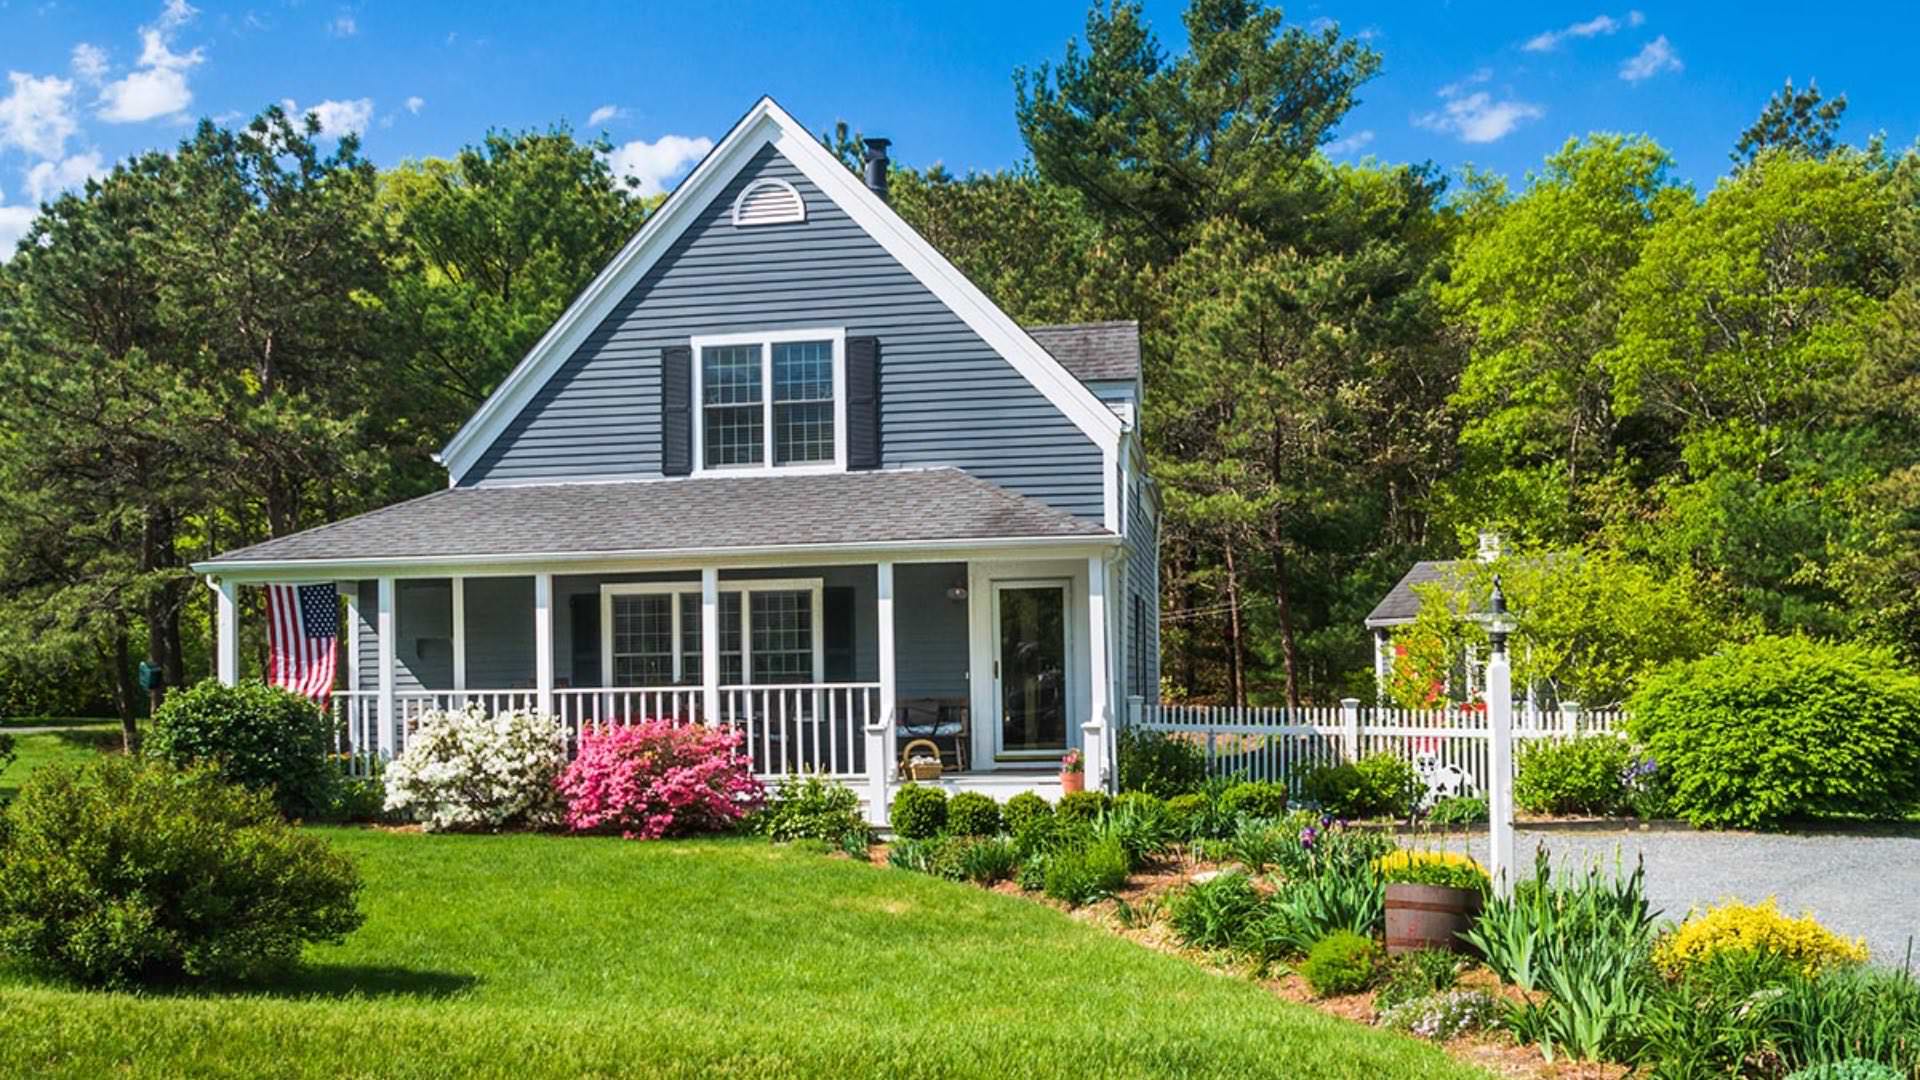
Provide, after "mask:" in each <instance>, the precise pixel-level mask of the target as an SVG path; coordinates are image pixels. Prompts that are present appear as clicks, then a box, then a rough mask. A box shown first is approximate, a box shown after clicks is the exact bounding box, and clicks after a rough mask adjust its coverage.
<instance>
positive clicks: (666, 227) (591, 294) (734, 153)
mask: <svg viewBox="0 0 1920 1080" xmlns="http://www.w3.org/2000/svg"><path fill="white" fill-rule="evenodd" d="M769 146H771V147H772V148H773V149H774V150H775V151H777V152H778V153H779V154H780V155H781V156H783V157H784V158H786V159H787V160H788V161H790V162H791V163H792V164H793V165H794V167H795V168H797V169H798V170H799V171H800V172H801V173H802V174H804V175H805V176H806V177H807V179H808V180H809V181H811V182H812V183H813V184H814V185H815V186H816V187H817V188H818V189H819V190H820V191H821V192H822V193H824V194H825V195H826V196H827V197H828V198H829V199H831V200H832V201H833V203H834V204H835V205H837V206H839V207H840V208H841V209H842V210H843V211H844V212H845V213H846V214H847V215H848V217H850V218H851V219H853V220H854V221H855V222H856V223H857V224H858V225H859V226H860V227H861V228H862V229H863V230H864V231H865V232H866V233H867V234H868V235H869V236H871V237H872V238H873V240H874V241H875V242H877V243H878V244H880V245H881V246H882V247H883V248H884V249H885V250H886V251H887V252H888V254H890V255H891V256H893V258H895V259H896V260H897V261H898V262H899V263H900V264H901V265H902V266H903V267H904V268H905V269H906V270H907V271H908V272H909V273H911V274H912V275H913V276H914V277H915V278H916V279H917V280H919V281H920V283H921V284H922V285H924V286H925V287H926V288H927V289H928V290H929V291H930V292H932V293H933V294H934V295H935V296H937V297H938V298H939V300H940V301H941V302H942V303H944V304H945V305H946V306H947V307H948V309H949V310H951V311H952V312H953V313H954V315H955V316H956V317H957V318H959V319H961V320H962V321H963V322H964V323H965V324H966V325H967V326H968V327H969V328H970V329H972V330H973V332H974V333H976V334H978V335H979V337H980V338H981V339H982V340H984V341H985V342H986V343H987V344H988V345H989V346H991V347H992V348H993V349H994V350H995V351H997V352H998V353H1000V355H1001V356H1003V357H1004V358H1005V359H1006V360H1007V362H1008V363H1009V364H1011V365H1012V366H1013V367H1014V368H1015V369H1016V370H1017V371H1018V372H1019V373H1020V374H1021V375H1022V376H1024V377H1025V378H1026V379H1027V381H1028V382H1030V383H1031V384H1032V385H1033V386H1034V388H1035V389H1036V390H1038V391H1039V392H1040V393H1041V394H1042V395H1043V396H1045V397H1046V398H1047V400H1048V401H1049V402H1051V403H1052V404H1053V406H1054V407H1055V408H1057V409H1058V410H1059V411H1060V412H1061V414H1062V415H1064V416H1065V417H1066V418H1067V419H1068V420H1069V421H1071V422H1072V423H1073V424H1074V425H1075V426H1076V427H1078V428H1079V429H1080V430H1081V431H1082V432H1083V433H1084V434H1085V435H1086V436H1087V438H1088V439H1090V440H1091V441H1092V442H1093V444H1094V445H1095V446H1097V447H1099V448H1101V450H1102V451H1103V452H1104V453H1106V454H1107V455H1109V456H1113V455H1115V454H1116V453H1117V447H1118V443H1119V437H1120V432H1121V424H1120V421H1119V420H1118V418H1117V417H1115V416H1114V414H1113V412H1112V411H1111V410H1109V409H1108V408H1107V407H1106V406H1105V405H1104V404H1102V403H1101V402H1100V400H1099V399H1098V397H1096V396H1095V395H1094V394H1093V392H1092V391H1090V390H1089V389H1088V388H1087V387H1086V386H1085V385H1084V384H1083V383H1081V382H1080V380H1079V379H1078V378H1076V377H1075V376H1074V374H1073V373H1071V372H1069V371H1068V370H1067V369H1066V368H1065V367H1064V366H1063V365H1062V364H1061V363H1060V362H1059V361H1058V360H1056V359H1055V358H1054V357H1053V356H1052V355H1051V354H1049V353H1048V351H1047V350H1046V349H1045V348H1043V347H1041V345H1040V344H1039V343H1038V342H1036V341H1035V340H1034V339H1033V337H1032V336H1031V335H1030V334H1028V333H1027V332H1026V331H1025V330H1022V329H1021V328H1020V327H1019V326H1018V325H1016V324H1015V323H1014V322H1013V320H1012V319H1010V318H1008V317H1007V315H1006V314H1005V313H1004V312H1002V311H1001V310H1000V309H999V308H998V307H996V306H995V305H994V304H993V303H992V302H991V301H989V300H988V299H987V298H986V296H985V295H984V294H982V293H981V292H980V291H979V289H978V288H976V287H975V286H974V285H973V284H972V283H971V282H969V281H968V280H967V279H966V277H965V276H964V275H963V274H961V273H960V271H959V270H958V269H957V268H955V267H954V266H953V265H952V264H951V263H950V262H948V261H947V260H946V259H945V257H943V256H941V255H940V254H939V253H938V252H937V251H935V250H934V249H933V247H932V246H931V245H930V244H928V243H927V242H926V241H925V240H924V239H923V238H922V237H921V236H920V235H919V234H918V233H917V232H915V231H914V230H913V229H912V227H911V226H909V225H907V224H906V222H905V221H904V220H902V219H901V218H900V216H899V215H898V214H897V213H895V212H894V211H893V209H892V208H891V207H889V206H888V205H887V204H886V203H885V201H884V200H882V199H880V198H879V197H878V196H876V195H874V194H873V192H871V191H869V190H868V189H867V187H866V185H865V184H864V183H863V182H862V181H861V180H860V179H859V178H858V177H856V176H854V175H853V174H852V173H851V172H849V171H848V170H847V169H846V168H845V167H844V166H842V165H841V164H840V162H839V160H838V159H836V158H835V157H834V156H833V155H832V154H831V153H829V152H828V151H827V150H826V148H824V147H822V146H821V145H820V144H819V142H818V141H817V140H816V139H814V138H813V136H812V135H811V134H809V133H808V132H807V131H806V129H805V128H804V127H802V126H801V125H800V124H799V123H798V121H795V120H794V119H793V118H792V117H791V116H790V115H788V114H787V112H786V111H785V110H784V109H781V108H780V106H779V105H777V104H775V103H774V102H773V100H772V99H771V98H762V99H761V100H760V101H759V103H757V104H756V105H755V106H754V107H753V109H752V110H750V111H749V112H748V113H747V115H746V116H745V117H743V118H742V119H741V120H740V122H739V123H737V124H736V125H734V128H733V130H732V131H730V132H729V133H728V134H727V136H726V138H725V139H723V140H722V141H721V143H720V145H718V146H716V147H715V148H714V149H713V151H712V152H710V153H709V154H708V155H707V157H706V158H705V159H703V160H702V161H701V163H700V164H699V165H698V166H697V167H695V169H694V171H693V172H692V173H691V174H690V175H689V176H688V177H687V179H686V180H685V181H683V182H682V183H681V184H680V186H679V187H678V188H677V189H676V190H675V192H674V194H673V195H672V196H670V197H669V198H668V200H667V201H666V203H665V204H663V205H662V206H661V208H660V209H659V210H658V211H656V212H655V213H654V215H653V216H652V217H651V218H649V219H648V221H647V223H646V225H645V226H643V227H642V228H641V229H640V231H639V232H638V233H637V234H636V235H635V236H634V238H633V239H632V240H631V241H629V242H628V244H627V245H626V247H624V248H623V249H621V251H620V252H619V253H618V254H617V255H615V256H614V258H613V259H612V260H611V261H610V262H609V263H608V264H607V266H606V267H605V268H603V269H602V270H601V272H600V274H599V275H597V276H596V277H595V278H594V279H593V281H592V282H590V283H589V284H588V285H587V287H586V288H585V289H584V290H582V292H581V294H580V296H579V297H577V298H576V299H575V300H574V302H573V303H572V304H571V305H569V306H568V308H567V310H566V311H565V312H563V313H562V314H561V316H560V318H559V319H557V320H555V322H554V324H553V326H551V327H550V328H548V331H547V333H546V334H545V335H543V336H542V337H541V338H540V340H539V341H538V342H536V343H535V344H534V347H533V348H532V349H531V350H529V351H528V353H527V355H526V356H525V357H524V358H523V359H522V360H521V361H520V363H519V364H518V365H517V366H515V368H514V369H513V371H512V372H511V373H509V374H508V376H507V377H506V379H504V380H503V381H502V382H501V384H500V386H499V387H498V388H497V389H496V390H495V391H494V392H493V394H492V395H491V396H489V397H488V399H487V400H486V401H485V402H484V403H482V404H481V406H480V408H479V409H478V410H476V411H475V412H474V414H473V416H472V417H470V418H469V419H468V421H467V423H466V424H465V425H464V426H462V427H461V429H460V431H459V432H457V433H456V434H455V435H454V437H453V438H452V439H451V440H449V441H448V443H447V445H446V447H445V448H444V449H443V450H442V451H441V454H440V460H441V461H442V463H443V464H445V465H446V466H447V470H448V474H449V477H450V480H451V481H452V482H453V483H458V482H459V480H460V478H461V477H462V476H464V475H465V474H466V473H467V472H468V471H469V470H470V469H471V468H472V467H473V466H474V464H475V463H476V462H477V461H479V459H480V457H481V455H482V454H484V453H485V452H486V450H487V447H488V446H489V445H490V444H491V443H492V442H493V440H494V439H495V438H496V437H497V436H498V435H499V434H500V433H501V431H503V430H504V429H505V428H506V426H507V425H508V424H509V423H511V422H512V420H513V418H514V417H515V416H517V415H518V414H519V413H520V411H521V410H522V409H524V408H525V407H526V406H527V404H528V403H529V402H530V401H531V400H532V398H533V397H534V395H535V394H537V393H538V392H539V390H540V388H541V387H542V386H543V385H545V383H546V381H547V380H548V379H549V378H550V377H551V376H552V375H553V374H554V372H555V371H556V370H557V369H558V368H559V366H560V365H561V364H562V363H564V362H565V361H566V359H567V357H568V356H570V355H571V354H572V353H573V351H574V350H575V349H576V348H578V347H579V345H580V344H581V343H582V342H583V341H585V340H586V339H587V337H588V336H589V335H590V334H592V333H593V331H594V329H595V328H596V327H597V326H599V325H600V324H601V323H602V321H603V320H604V319H606V318H607V316H608V315H609V314H611V313H612V312H613V310H614V308H615V307H616V306H617V305H618V304H619V303H620V301H621V299H622V298H623V297H624V296H625V295H626V294H627V292H628V290H629V289H631V288H632V287H633V286H634V285H635V284H636V283H638V282H639V281H640V280H641V279H642V278H643V277H644V276H645V275H646V273H647V271H648V270H649V269H650V268H651V267H652V266H653V265H654V263H655V262H656V261H658V260H659V259H660V258H661V257H662V256H663V255H665V254H666V253H667V252H668V251H669V250H671V249H672V247H673V245H674V243H675V241H677V240H678V239H679V238H680V237H681V236H682V235H683V234H684V233H685V232H686V230H687V229H688V228H689V226H690V225H691V224H692V223H693V222H694V221H695V220H696V219H697V218H699V217H700V215H701V212H702V211H703V210H704V209H705V208H706V206H707V205H708V203H709V202H710V201H711V200H712V198H713V197H714V196H715V194H716V193H718V192H719V191H721V190H722V189H723V188H724V187H725V186H726V185H727V183H728V182H729V181H730V180H731V179H732V178H733V177H734V176H735V175H736V174H738V173H739V171H740V170H741V169H743V168H745V167H746V166H747V164H748V163H749V162H750V161H751V160H752V158H753V157H754V155H755V154H757V153H759V152H760V151H761V150H762V148H764V147H769Z"/></svg>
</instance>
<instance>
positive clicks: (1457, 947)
mask: <svg viewBox="0 0 1920 1080" xmlns="http://www.w3.org/2000/svg"><path fill="white" fill-rule="evenodd" d="M1478 914H1480V893H1479V890H1477V889H1450V888H1447V887H1446V886H1444V885H1388V886H1387V951H1388V952H1389V953H1392V954H1394V955H1396V956H1397V955H1399V954H1401V953H1410V952H1417V951H1418V950H1420V949H1440V950H1443V951H1446V952H1458V953H1463V952H1467V951H1469V949H1468V946H1467V943H1466V942H1464V941H1462V940H1460V936H1459V935H1460V934H1461V932H1463V931H1465V930H1467V929H1469V928H1471V927H1472V926H1473V919H1474V916H1476V915H1478Z"/></svg>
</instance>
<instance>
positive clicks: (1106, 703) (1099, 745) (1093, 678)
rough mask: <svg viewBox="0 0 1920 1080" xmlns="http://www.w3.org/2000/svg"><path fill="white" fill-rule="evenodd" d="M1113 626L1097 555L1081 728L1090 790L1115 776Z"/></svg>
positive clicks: (1090, 582)
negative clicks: (1111, 760) (1111, 748)
mask: <svg viewBox="0 0 1920 1080" xmlns="http://www.w3.org/2000/svg"><path fill="white" fill-rule="evenodd" d="M1112 641H1113V627H1112V626H1111V625H1110V624H1109V622H1108V620H1107V561H1106V559H1104V558H1102V557H1100V556H1098V555H1095V556H1093V557H1091V558H1089V559H1088V560H1087V682H1088V687H1087V689H1088V690H1089V692H1090V699H1089V705H1090V707H1089V708H1088V710H1087V722H1086V723H1085V724H1083V725H1081V728H1080V734H1081V739H1080V754H1081V759H1082V761H1083V762H1084V764H1085V767H1086V772H1087V789H1088V790H1089V791H1105V790H1107V789H1108V788H1109V787H1111V786H1112V785H1111V781H1112V780H1113V777H1112V776H1111V775H1110V773H1111V770H1110V768H1109V765H1108V762H1107V733H1108V731H1109V730H1110V729H1111V728H1112V726H1113V678H1112V667H1111V664H1110V660H1109V657H1108V655H1107V651H1108V648H1109V646H1110V645H1111V644H1112Z"/></svg>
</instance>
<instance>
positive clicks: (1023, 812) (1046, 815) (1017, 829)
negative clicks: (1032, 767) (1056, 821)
mask: <svg viewBox="0 0 1920 1080" xmlns="http://www.w3.org/2000/svg"><path fill="white" fill-rule="evenodd" d="M1000 818H1001V820H1002V821H1003V822H1004V823H1005V824H1006V828H1007V831H1008V832H1009V833H1012V834H1014V835H1016V836H1017V835H1019V834H1020V833H1023V832H1026V831H1028V830H1029V829H1031V828H1033V827H1034V824H1035V823H1036V822H1039V821H1050V820H1052V819H1053V804H1052V803H1050V802H1048V801H1047V800H1045V799H1043V798H1041V797H1040V796H1039V795H1036V794H1034V793H1033V792H1031V791H1023V792H1021V793H1020V794H1018V795H1015V796H1014V797H1013V798H1011V799H1008V800H1007V805H1005V806H1003V807H1001V808H1000Z"/></svg>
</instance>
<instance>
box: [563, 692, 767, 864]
mask: <svg viewBox="0 0 1920 1080" xmlns="http://www.w3.org/2000/svg"><path fill="white" fill-rule="evenodd" d="M745 741H746V740H745V738H744V737H743V736H741V735H740V734H739V733H738V732H735V731H731V730H728V729H726V728H710V727H705V726H702V725H698V724H683V725H675V724H674V722H673V721H671V720H646V721H642V722H641V723H638V724H632V725H622V726H618V727H612V728H607V729H605V730H603V731H598V732H593V731H588V732H582V733H581V735H580V753H579V755H578V756H577V757H575V758H574V759H573V763H572V764H570V765H568V766H567V769H566V771H565V772H563V773H561V774H560V779H559V781H558V782H557V784H556V786H557V787H558V788H559V791H560V797H561V798H563V799H565V800H566V804H567V808H566V823H567V827H568V828H569V829H572V830H573V831H575V832H618V833H619V834H620V835H622V836H624V837H626V838H627V839H629V840H633V839H640V840H656V839H659V838H660V837H663V836H685V835H687V834H690V833H701V832H717V831H720V830H724V829H727V828H729V827H731V826H732V825H733V824H734V823H735V822H737V821H739V820H740V819H741V818H743V817H745V816H747V814H749V813H751V812H753V811H754V810H757V809H759V808H760V807H761V806H762V805H764V804H765V802H766V797H767V793H766V789H765V788H763V787H761V785H760V781H758V780H756V779H754V777H753V764H752V761H751V760H750V759H748V758H747V757H746V756H745V755H743V754H741V753H740V752H739V751H740V747H741V744H742V743H744V742H745Z"/></svg>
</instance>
